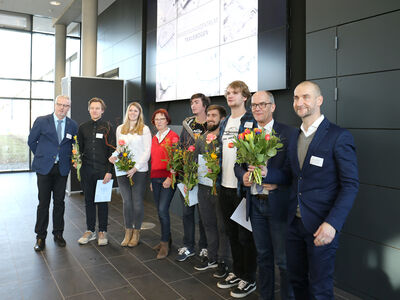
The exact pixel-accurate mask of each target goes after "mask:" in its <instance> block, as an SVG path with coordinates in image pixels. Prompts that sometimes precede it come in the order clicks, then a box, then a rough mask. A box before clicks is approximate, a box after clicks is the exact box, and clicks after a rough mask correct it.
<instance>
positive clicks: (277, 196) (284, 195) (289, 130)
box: [235, 120, 296, 220]
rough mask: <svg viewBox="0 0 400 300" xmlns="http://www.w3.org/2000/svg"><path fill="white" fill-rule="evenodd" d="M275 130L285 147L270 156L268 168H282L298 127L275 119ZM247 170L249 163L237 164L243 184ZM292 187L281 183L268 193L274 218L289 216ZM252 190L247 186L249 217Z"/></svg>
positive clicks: (280, 218)
mask: <svg viewBox="0 0 400 300" xmlns="http://www.w3.org/2000/svg"><path fill="white" fill-rule="evenodd" d="M253 122H254V124H253V128H257V121H255V120H254V121H253ZM273 130H274V131H275V133H276V135H277V136H279V137H280V139H281V142H282V143H283V148H282V149H280V150H279V151H278V153H277V154H276V156H274V157H272V158H270V159H269V160H268V163H267V167H268V168H275V169H281V168H283V166H284V164H285V161H286V152H287V147H288V141H289V139H290V138H291V137H292V136H293V135H295V134H296V129H295V128H293V127H290V126H287V125H285V124H281V123H279V122H276V121H274V126H273ZM246 172H247V164H242V165H239V164H236V165H235V175H236V177H237V178H238V181H239V182H240V184H243V175H244V174H245V173H246ZM289 194H290V189H289V186H288V185H287V184H282V185H279V186H278V188H277V189H276V190H273V191H270V192H269V195H268V204H269V205H270V209H271V212H272V218H276V219H279V220H286V219H287V216H288V205H289ZM251 196H252V195H251V191H250V188H246V217H247V218H248V217H249V214H250V209H251Z"/></svg>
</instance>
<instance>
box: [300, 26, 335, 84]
mask: <svg viewBox="0 0 400 300" xmlns="http://www.w3.org/2000/svg"><path fill="white" fill-rule="evenodd" d="M335 36H336V28H329V29H325V30H321V31H317V32H313V33H310V34H307V37H306V70H307V73H306V76H307V78H308V79H313V78H324V77H333V76H336V49H335Z"/></svg>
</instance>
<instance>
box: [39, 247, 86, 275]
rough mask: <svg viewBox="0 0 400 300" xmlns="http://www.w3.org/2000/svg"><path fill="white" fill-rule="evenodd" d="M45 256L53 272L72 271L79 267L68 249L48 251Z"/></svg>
mask: <svg viewBox="0 0 400 300" xmlns="http://www.w3.org/2000/svg"><path fill="white" fill-rule="evenodd" d="M43 254H44V257H45V259H46V261H47V263H48V265H49V268H50V270H51V271H58V270H62V269H71V268H74V267H77V266H79V264H78V262H77V260H76V259H75V257H74V256H73V255H72V254H71V253H70V252H68V251H67V250H66V248H63V249H56V250H47V251H45V252H44V253H43Z"/></svg>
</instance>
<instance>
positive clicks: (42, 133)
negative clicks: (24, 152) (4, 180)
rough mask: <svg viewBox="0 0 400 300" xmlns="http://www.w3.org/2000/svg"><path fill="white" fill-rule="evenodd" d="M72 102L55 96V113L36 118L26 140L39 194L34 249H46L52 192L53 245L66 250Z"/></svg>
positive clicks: (74, 130)
mask: <svg viewBox="0 0 400 300" xmlns="http://www.w3.org/2000/svg"><path fill="white" fill-rule="evenodd" d="M70 106H71V102H70V100H69V98H68V97H67V96H58V97H57V98H56V100H55V105H54V113H53V114H50V115H46V116H42V117H38V118H37V119H36V120H35V122H34V124H33V126H32V129H31V132H30V134H29V137H28V145H29V148H30V149H31V151H32V153H33V154H34V158H33V162H32V170H33V171H36V175H37V185H38V190H39V195H38V197H39V205H38V207H37V216H36V225H35V232H36V244H35V247H34V249H35V250H36V251H42V250H43V249H44V247H45V240H46V236H47V225H48V223H49V206H50V199H51V192H53V235H54V241H55V242H56V243H57V244H58V245H59V246H60V247H65V244H66V243H65V240H64V238H63V231H64V207H65V203H64V197H65V186H66V184H67V178H68V173H69V171H70V168H71V153H72V143H73V140H74V139H73V137H74V135H76V133H77V131H78V125H77V124H76V122H75V121H74V120H71V119H70V118H68V117H67V113H68V111H69V109H70Z"/></svg>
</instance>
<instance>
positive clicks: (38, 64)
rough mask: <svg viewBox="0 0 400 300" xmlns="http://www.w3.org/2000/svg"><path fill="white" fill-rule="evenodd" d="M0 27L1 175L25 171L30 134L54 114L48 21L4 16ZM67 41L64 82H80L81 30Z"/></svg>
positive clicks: (73, 30)
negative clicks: (73, 79) (38, 120)
mask: <svg viewBox="0 0 400 300" xmlns="http://www.w3.org/2000/svg"><path fill="white" fill-rule="evenodd" d="M21 20H22V21H23V22H22V21H21ZM0 27H1V28H0V41H1V45H2V46H1V47H0V66H1V67H0V172H7V171H27V170H30V168H31V158H32V157H31V156H32V155H31V153H30V151H29V147H28V146H27V140H28V135H29V131H30V128H31V127H32V124H33V123H34V121H35V119H36V118H37V117H39V116H42V115H46V114H49V113H52V112H53V105H54V104H53V99H54V62H55V49H54V47H55V38H54V28H53V26H52V20H51V19H49V18H43V17H36V16H29V15H23V14H11V13H6V12H0ZM67 35H68V37H67V41H66V47H67V49H66V52H67V55H66V62H65V63H66V76H79V75H80V24H78V23H73V24H70V25H69V26H68V27H67Z"/></svg>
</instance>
